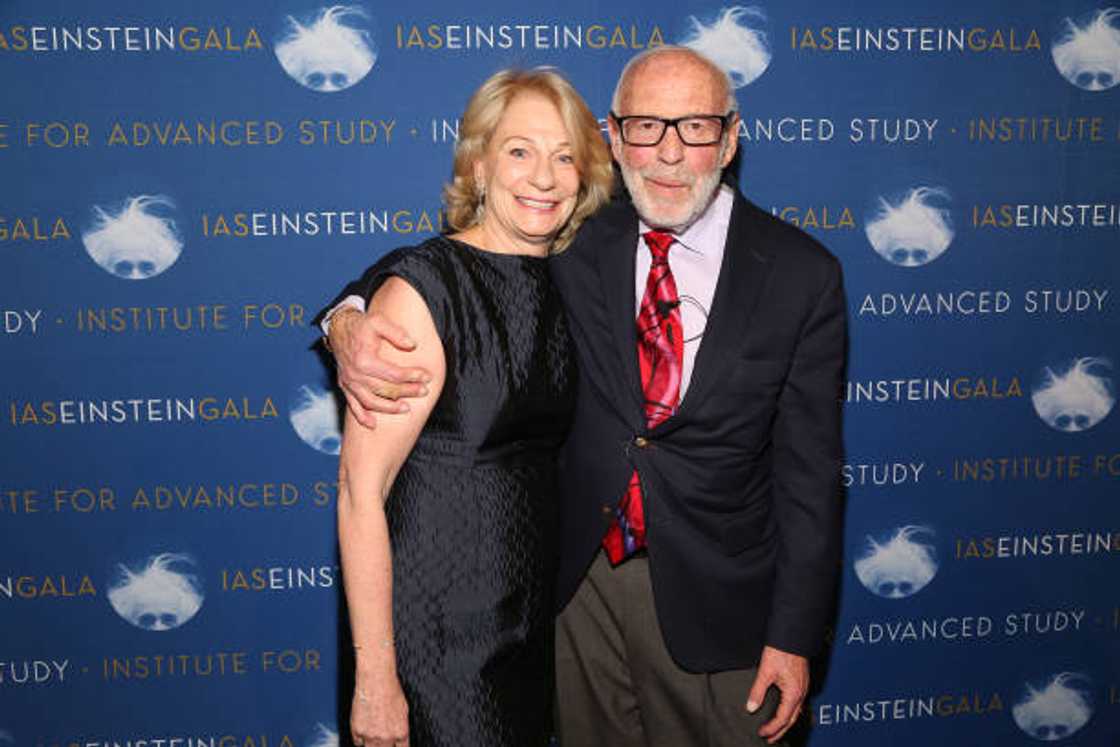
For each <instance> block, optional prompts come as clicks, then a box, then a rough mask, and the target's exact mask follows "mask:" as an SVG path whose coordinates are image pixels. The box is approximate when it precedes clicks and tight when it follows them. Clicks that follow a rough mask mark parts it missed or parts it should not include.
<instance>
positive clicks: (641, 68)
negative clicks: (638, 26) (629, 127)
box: [611, 45, 739, 115]
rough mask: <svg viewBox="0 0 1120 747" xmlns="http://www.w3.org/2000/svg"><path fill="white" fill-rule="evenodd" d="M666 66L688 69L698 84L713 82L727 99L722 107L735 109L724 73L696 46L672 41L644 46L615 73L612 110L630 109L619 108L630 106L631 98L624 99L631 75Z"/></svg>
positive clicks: (733, 95) (617, 112) (630, 83)
mask: <svg viewBox="0 0 1120 747" xmlns="http://www.w3.org/2000/svg"><path fill="white" fill-rule="evenodd" d="M667 66H672V67H674V68H678V69H680V68H683V69H685V70H688V71H689V75H690V76H693V75H694V76H695V78H696V81H697V85H700V86H707V85H713V86H715V87H716V88H717V89H718V90H719V91H720V92H721V94H722V97H723V98H724V99H726V102H727V105H726V107H725V109H724V111H725V112H733V111H738V109H739V102H738V101H737V100H736V99H735V86H734V85H732V83H731V78H730V77H728V75H727V73H726V72H724V71H723V69H722V68H720V67H719V66H718V65H716V64H715V63H714V62H712V61H711V60H709V59H708V58H707V57H705V56H704V55H702V54H700V53H699V52H697V51H696V50H694V49H689V48H688V47H678V46H673V45H662V46H657V47H653V48H651V49H647V50H646V51H645V52H642V53H641V54H638V55H635V56H634V57H632V58H631V59H630V61H629V62H627V63H626V67H624V68H622V73H621V74H620V75H619V76H618V83H617V84H616V85H615V88H614V96H613V97H611V111H613V112H615V113H616V114H621V115H625V114H629V113H631V112H630V111H625V112H624V111H623V110H622V109H623V107H624V106H625V107H629V108H630V109H633V106H634V102H633V101H627V100H626V99H627V97H628V95H629V93H630V91H631V89H632V83H633V80H634V78H635V77H636V76H638V75H639V74H644V73H647V72H648V73H650V74H652V75H656V74H657V72H658V70H660V69H662V68H665V67H667Z"/></svg>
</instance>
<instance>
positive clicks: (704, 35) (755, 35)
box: [681, 5, 772, 88]
mask: <svg viewBox="0 0 1120 747" xmlns="http://www.w3.org/2000/svg"><path fill="white" fill-rule="evenodd" d="M688 20H689V23H690V24H691V26H692V28H691V29H690V30H689V33H688V35H687V36H686V37H685V38H684V39H683V40H682V41H681V45H682V46H685V47H690V48H692V49H695V50H696V51H697V52H699V53H700V54H702V55H704V56H705V57H707V58H708V59H710V60H711V61H712V62H714V63H716V64H717V65H719V66H720V68H722V69H723V71H724V72H726V73H727V74H728V76H730V78H731V82H732V84H733V85H734V86H735V87H736V88H742V87H743V86H745V85H749V84H751V83H753V82H754V81H755V80H757V79H758V77H759V76H760V75H762V74H763V73H764V72H766V68H767V67H769V66H770V58H771V56H772V55H771V51H770V43H769V41H768V40H767V38H766V32H765V31H764V30H762V29H759V28H757V27H758V26H760V25H763V24H765V22H766V14H765V13H764V12H763V11H762V9H761V8H755V7H750V8H744V7H741V6H738V5H736V6H732V7H730V8H724V9H722V10H721V11H720V12H719V14H718V15H717V16H716V17H715V19H714V20H713V21H712V23H710V24H706V23H704V22H702V21H701V20H700V19H698V18H697V17H696V16H689V18H688Z"/></svg>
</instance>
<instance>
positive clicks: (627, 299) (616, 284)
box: [596, 201, 645, 427]
mask: <svg viewBox="0 0 1120 747" xmlns="http://www.w3.org/2000/svg"><path fill="white" fill-rule="evenodd" d="M605 209H607V210H612V211H617V213H618V214H617V215H612V216H610V217H611V220H606V221H603V224H604V226H605V230H604V231H603V235H602V236H601V238H600V239H599V240H598V241H597V242H596V243H597V244H598V258H599V281H600V282H601V283H602V286H603V298H604V299H605V300H606V308H607V317H608V320H609V323H610V329H611V336H612V337H613V340H611V341H610V342H611V347H612V348H613V349H614V352H615V355H617V356H618V365H619V368H618V370H619V371H621V372H622V381H621V385H622V389H623V392H624V394H623V396H624V397H625V398H626V400H628V401H631V402H632V407H631V406H627V407H626V408H625V410H626V412H627V413H628V415H629V416H631V417H633V418H634V423H633V424H634V425H635V426H637V427H641V426H642V425H644V423H645V410H644V402H643V397H642V382H641V374H640V373H639V371H638V352H637V344H638V338H637V331H636V326H635V325H636V322H635V319H636V317H637V312H636V311H635V308H634V287H635V286H634V283H635V281H634V272H635V269H634V267H635V257H634V252H635V249H636V247H637V246H638V216H637V214H636V213H635V212H634V210H633V208H631V207H630V205H629V204H628V203H627V202H625V201H620V202H616V203H614V204H612V205H610V206H609V207H608V208H605Z"/></svg>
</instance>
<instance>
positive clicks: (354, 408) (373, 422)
mask: <svg viewBox="0 0 1120 747" xmlns="http://www.w3.org/2000/svg"><path fill="white" fill-rule="evenodd" d="M342 393H343V395H345V396H346V406H347V407H348V408H349V409H350V412H352V413H353V414H354V419H355V420H357V421H358V422H359V423H361V424H362V425H364V426H365V427H366V428H369V429H370V430H371V431H372V430H374V429H375V428H377V416H376V415H374V414H373V412H371V411H370V410H367V409H366V408H365V407H364V406H362V403H361V402H359V401H358V398H357V397H355V396H354V395H353V394H351V393H350V390H349V389H343V390H342Z"/></svg>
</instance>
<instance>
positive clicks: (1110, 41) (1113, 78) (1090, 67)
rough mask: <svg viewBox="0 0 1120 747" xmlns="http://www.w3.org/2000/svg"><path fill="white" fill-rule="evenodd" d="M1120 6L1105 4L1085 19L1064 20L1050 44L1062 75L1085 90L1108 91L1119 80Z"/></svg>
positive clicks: (1055, 62)
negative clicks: (1119, 23)
mask: <svg viewBox="0 0 1120 747" xmlns="http://www.w3.org/2000/svg"><path fill="white" fill-rule="evenodd" d="M1118 22H1120V8H1104V9H1102V10H1098V11H1096V12H1095V13H1092V14H1090V15H1089V16H1087V17H1086V18H1085V19H1083V23H1078V22H1077V21H1075V20H1074V19H1072V18H1066V19H1065V21H1064V22H1063V24H1062V26H1063V28H1062V33H1061V34H1059V35H1058V36H1057V37H1056V38H1055V39H1054V43H1053V45H1052V46H1051V47H1050V55H1051V56H1052V57H1053V58H1054V66H1055V67H1057V68H1058V72H1059V73H1061V74H1062V77H1063V78H1065V79H1066V80H1068V81H1069V82H1070V83H1072V84H1073V85H1075V86H1077V87H1078V88H1082V89H1084V90H1086V91H1106V90H1108V89H1109V88H1112V87H1113V86H1115V85H1116V84H1117V83H1120V27H1118Z"/></svg>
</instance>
